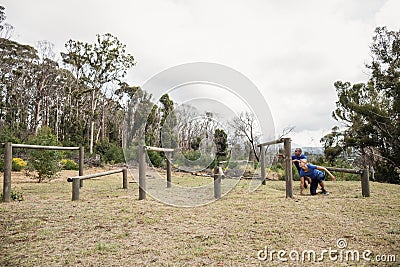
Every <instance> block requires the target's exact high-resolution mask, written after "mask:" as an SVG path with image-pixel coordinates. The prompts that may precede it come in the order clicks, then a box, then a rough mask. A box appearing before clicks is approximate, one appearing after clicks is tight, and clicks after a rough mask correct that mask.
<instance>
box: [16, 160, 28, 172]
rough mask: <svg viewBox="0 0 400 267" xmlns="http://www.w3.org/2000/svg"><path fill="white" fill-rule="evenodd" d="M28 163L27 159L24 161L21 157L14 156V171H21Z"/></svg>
mask: <svg viewBox="0 0 400 267" xmlns="http://www.w3.org/2000/svg"><path fill="white" fill-rule="evenodd" d="M26 165H28V164H27V163H26V161H24V160H23V159H21V158H13V160H12V170H13V171H17V172H19V171H21V170H22V169H24V168H25V167H26Z"/></svg>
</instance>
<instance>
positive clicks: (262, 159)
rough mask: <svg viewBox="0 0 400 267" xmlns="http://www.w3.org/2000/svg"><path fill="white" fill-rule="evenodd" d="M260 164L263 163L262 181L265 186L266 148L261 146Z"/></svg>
mask: <svg viewBox="0 0 400 267" xmlns="http://www.w3.org/2000/svg"><path fill="white" fill-rule="evenodd" d="M260 163H261V181H262V183H261V184H263V185H265V184H266V182H265V176H266V172H265V146H263V145H261V146H260Z"/></svg>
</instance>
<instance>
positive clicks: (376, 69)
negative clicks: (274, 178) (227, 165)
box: [0, 6, 400, 183]
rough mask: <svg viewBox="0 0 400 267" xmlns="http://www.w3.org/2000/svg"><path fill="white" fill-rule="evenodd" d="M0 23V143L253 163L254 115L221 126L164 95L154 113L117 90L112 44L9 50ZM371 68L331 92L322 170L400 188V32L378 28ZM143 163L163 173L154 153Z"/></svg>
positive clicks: (142, 97) (117, 49)
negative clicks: (45, 132)
mask: <svg viewBox="0 0 400 267" xmlns="http://www.w3.org/2000/svg"><path fill="white" fill-rule="evenodd" d="M5 19H6V16H5V13H4V7H2V6H0V59H1V60H0V98H1V102H0V142H5V141H13V142H22V143H28V142H30V140H32V136H37V135H38V134H39V133H40V129H41V128H48V129H50V131H51V134H52V135H54V136H55V140H56V141H57V142H58V143H59V144H61V145H65V146H70V145H73V146H81V145H82V146H85V147H86V149H87V150H88V151H89V154H95V153H97V154H100V155H102V156H103V157H105V158H106V159H107V160H110V161H111V160H113V161H123V160H124V157H123V155H122V146H123V144H129V145H130V146H136V145H138V144H143V143H144V144H146V145H152V146H164V147H174V148H179V149H180V150H182V151H183V152H184V155H185V156H186V157H187V158H188V159H191V160H194V159H197V158H198V157H200V152H199V151H198V150H199V148H200V146H202V145H203V146H204V145H206V146H207V144H205V143H204V140H207V139H209V138H213V139H214V141H215V143H216V146H217V151H216V155H217V156H218V157H219V158H220V159H222V158H226V157H228V156H229V153H230V152H231V151H229V149H228V143H229V147H230V148H231V150H232V149H235V151H246V152H249V153H247V154H246V153H244V154H243V155H242V158H243V159H250V160H254V161H258V160H259V151H258V150H257V144H258V140H259V138H260V133H259V126H258V125H257V123H256V118H255V117H254V116H253V115H252V114H250V113H246V112H243V113H241V114H240V115H239V116H237V117H235V118H233V119H232V120H231V121H229V122H227V123H226V125H224V126H223V125H220V124H218V123H216V121H217V120H215V116H216V115H215V114H213V113H211V112H205V113H202V112H200V111H198V110H196V109H195V108H194V107H192V106H187V105H180V106H179V108H176V103H174V101H173V100H172V99H170V97H169V96H168V95H167V94H165V95H163V96H162V97H161V98H160V99H159V100H158V102H157V103H154V101H153V100H152V96H151V95H150V94H149V93H148V92H146V91H144V90H142V89H141V88H140V87H139V86H135V85H130V84H128V83H126V82H125V81H124V78H125V76H126V74H127V71H128V70H129V69H130V68H132V67H134V66H135V64H136V62H135V59H134V57H133V55H132V54H130V53H129V52H127V51H126V46H125V45H124V44H123V43H121V42H120V41H119V40H118V38H117V37H115V36H113V35H112V34H109V33H107V34H103V35H100V34H98V35H97V36H96V38H95V41H94V42H93V43H85V42H81V41H77V40H69V41H68V42H67V43H66V44H65V51H63V52H61V53H60V54H59V55H57V54H56V53H55V51H54V45H53V44H51V43H50V42H49V41H40V42H38V43H37V45H36V47H33V46H30V45H26V44H20V43H18V42H16V41H13V40H11V39H10V37H11V36H12V29H13V27H12V26H11V25H9V24H7V23H6V22H5ZM371 59H372V60H371V62H370V63H368V64H367V65H366V70H367V72H368V74H369V79H368V80H367V81H366V82H365V83H359V84H351V83H350V82H342V81H337V82H336V83H335V84H334V86H335V88H336V91H337V95H338V101H337V103H336V106H337V108H336V109H335V110H334V111H333V114H332V115H333V117H334V118H335V119H336V120H337V121H338V122H340V123H341V127H336V128H334V129H333V130H332V133H330V134H328V135H326V136H324V137H323V138H322V139H321V143H322V144H323V146H324V148H325V160H326V161H327V162H328V163H329V164H331V165H335V164H338V160H339V158H340V156H341V155H344V154H353V155H356V157H357V159H359V160H358V161H356V165H359V166H362V167H368V168H370V169H373V170H374V171H375V172H376V175H375V177H376V180H378V181H387V182H392V183H400V181H399V173H400V166H399V162H400V123H399V122H400V115H399V114H400V31H398V32H396V31H389V30H388V29H387V28H385V27H381V28H377V29H376V31H375V35H374V36H373V42H372V44H371ZM194 118H196V119H194ZM222 128H224V129H228V130H227V131H226V132H225V130H222ZM110 151H114V152H115V153H114V154H112V153H111V154H110ZM107 153H108V156H107ZM150 157H151V158H152V161H153V163H154V162H158V163H159V164H162V157H161V156H160V155H159V154H158V153H156V152H155V153H154V154H153V155H152V154H150ZM117 159H118V160H117Z"/></svg>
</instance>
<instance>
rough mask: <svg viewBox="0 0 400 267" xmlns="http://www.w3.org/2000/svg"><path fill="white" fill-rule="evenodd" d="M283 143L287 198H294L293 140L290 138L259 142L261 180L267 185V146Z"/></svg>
mask: <svg viewBox="0 0 400 267" xmlns="http://www.w3.org/2000/svg"><path fill="white" fill-rule="evenodd" d="M280 143H283V147H284V150H285V152H284V159H285V180H286V197H287V198H293V177H292V176H293V173H292V157H291V154H292V151H291V150H292V140H291V139H290V138H280V139H277V140H273V141H269V142H265V143H262V144H259V145H258V147H260V162H261V180H262V184H263V185H265V184H266V182H265V178H266V172H265V149H266V148H265V147H266V146H269V145H275V144H280Z"/></svg>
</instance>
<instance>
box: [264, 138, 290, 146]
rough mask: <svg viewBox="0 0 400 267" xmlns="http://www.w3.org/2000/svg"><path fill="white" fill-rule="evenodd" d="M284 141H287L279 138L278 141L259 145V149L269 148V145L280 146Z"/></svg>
mask: <svg viewBox="0 0 400 267" xmlns="http://www.w3.org/2000/svg"><path fill="white" fill-rule="evenodd" d="M284 141H285V140H284V138H279V139H277V140H273V141H268V142H265V143H262V144H259V145H258V147H260V146H269V145H275V144H280V143H283V142H284Z"/></svg>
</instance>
